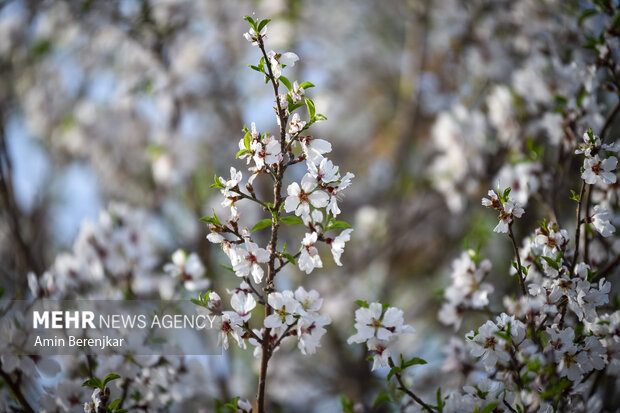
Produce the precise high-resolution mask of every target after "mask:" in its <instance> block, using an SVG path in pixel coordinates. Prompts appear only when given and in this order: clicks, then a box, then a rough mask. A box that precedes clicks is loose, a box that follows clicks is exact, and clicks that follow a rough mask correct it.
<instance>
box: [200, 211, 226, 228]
mask: <svg viewBox="0 0 620 413" xmlns="http://www.w3.org/2000/svg"><path fill="white" fill-rule="evenodd" d="M200 221H202V222H208V223H209V224H213V225H217V226H221V225H222V223H221V222H220V220H219V219H217V215H215V210H213V216H212V217H209V216H206V217H202V218H200Z"/></svg>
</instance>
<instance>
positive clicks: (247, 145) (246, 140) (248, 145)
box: [243, 131, 251, 150]
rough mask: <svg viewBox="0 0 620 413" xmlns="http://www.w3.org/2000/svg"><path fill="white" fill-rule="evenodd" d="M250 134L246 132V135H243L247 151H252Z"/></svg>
mask: <svg viewBox="0 0 620 413" xmlns="http://www.w3.org/2000/svg"><path fill="white" fill-rule="evenodd" d="M250 138H251V135H250V132H249V131H248V132H246V133H245V135H243V146H245V149H247V150H250Z"/></svg>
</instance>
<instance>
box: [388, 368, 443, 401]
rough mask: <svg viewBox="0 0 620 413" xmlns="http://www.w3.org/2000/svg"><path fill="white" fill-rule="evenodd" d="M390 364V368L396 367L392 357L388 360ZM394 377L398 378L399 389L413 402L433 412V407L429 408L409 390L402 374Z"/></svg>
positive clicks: (396, 374)
mask: <svg viewBox="0 0 620 413" xmlns="http://www.w3.org/2000/svg"><path fill="white" fill-rule="evenodd" d="M388 363H389V365H390V367H394V360H392V357H390V358H388ZM394 376H395V377H396V380H397V381H398V385H399V387H398V388H399V389H400V390H402V391H404V392H405V393H406V394H407V395H408V396H409V397H411V398H412V399H413V400H415V401H416V403H418V404H419V405H420V406H422V408H424V409H426V410H428V411H429V412H433V411H434V410H433V408H432V407H431V406H429V405H428V404H426V403H425V402H424V401H423V400H422V399H421V398H419V397H418V396H417V395H416V394H415V393H414V392H412V391H411V390H409V389H408V388H407V386H406V385H405V383H404V382H403V378H402V376H401V374H400V373H395V374H394Z"/></svg>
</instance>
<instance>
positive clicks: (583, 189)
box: [571, 181, 587, 274]
mask: <svg viewBox="0 0 620 413" xmlns="http://www.w3.org/2000/svg"><path fill="white" fill-rule="evenodd" d="M586 185H587V184H586V183H585V181H584V182H582V183H581V190H580V191H579V202H578V203H577V227H576V228H575V256H574V257H573V263H572V264H571V274H572V273H574V272H575V266H576V265H577V258H578V257H579V242H580V239H581V208H582V204H583V195H584V194H585V193H586Z"/></svg>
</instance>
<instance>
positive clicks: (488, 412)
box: [480, 402, 499, 413]
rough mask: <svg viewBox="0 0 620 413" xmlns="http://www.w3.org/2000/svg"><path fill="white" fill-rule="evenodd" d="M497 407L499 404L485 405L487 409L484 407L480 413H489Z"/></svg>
mask: <svg viewBox="0 0 620 413" xmlns="http://www.w3.org/2000/svg"><path fill="white" fill-rule="evenodd" d="M497 406H499V402H493V403H491V404H489V405H487V407H485V408H484V409H482V411H481V412H480V413H491V412H492V411H493V410H495V408H496V407H497Z"/></svg>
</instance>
